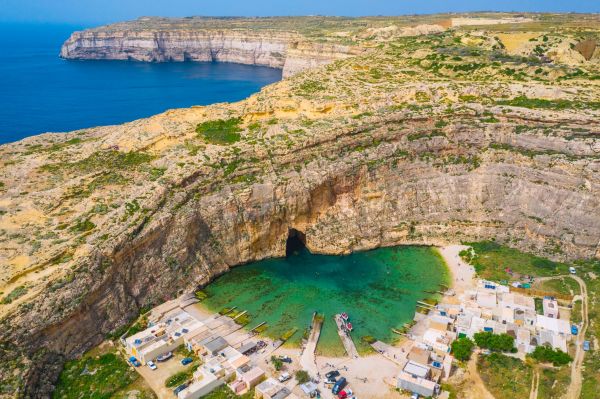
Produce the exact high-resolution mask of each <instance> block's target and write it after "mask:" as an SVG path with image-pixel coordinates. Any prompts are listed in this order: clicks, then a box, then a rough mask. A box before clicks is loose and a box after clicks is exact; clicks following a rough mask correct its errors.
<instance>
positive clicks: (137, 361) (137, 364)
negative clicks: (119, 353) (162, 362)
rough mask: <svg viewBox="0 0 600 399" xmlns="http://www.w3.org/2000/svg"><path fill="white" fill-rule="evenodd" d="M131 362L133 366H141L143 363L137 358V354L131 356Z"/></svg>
mask: <svg viewBox="0 0 600 399" xmlns="http://www.w3.org/2000/svg"><path fill="white" fill-rule="evenodd" d="M129 363H131V365H132V366H134V367H140V366H141V365H142V363H140V361H139V360H137V359H136V358H135V356H131V357H130V358H129Z"/></svg>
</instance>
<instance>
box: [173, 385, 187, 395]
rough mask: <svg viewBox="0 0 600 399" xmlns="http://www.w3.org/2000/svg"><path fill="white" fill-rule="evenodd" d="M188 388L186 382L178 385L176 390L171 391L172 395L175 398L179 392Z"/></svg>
mask: <svg viewBox="0 0 600 399" xmlns="http://www.w3.org/2000/svg"><path fill="white" fill-rule="evenodd" d="M187 387H188V384H187V382H184V383H183V384H181V385H179V386H178V387H177V388H175V389H174V390H173V393H174V394H175V396H177V394H178V393H179V392H181V391H183V390H184V389H186V388H187Z"/></svg>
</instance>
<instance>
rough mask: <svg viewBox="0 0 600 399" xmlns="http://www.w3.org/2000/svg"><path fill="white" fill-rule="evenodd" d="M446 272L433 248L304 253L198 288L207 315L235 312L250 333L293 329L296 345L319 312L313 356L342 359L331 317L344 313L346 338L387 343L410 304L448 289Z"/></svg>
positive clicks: (277, 334)
mask: <svg viewBox="0 0 600 399" xmlns="http://www.w3.org/2000/svg"><path fill="white" fill-rule="evenodd" d="M448 280H449V277H448V271H447V268H446V266H445V264H444V261H443V259H442V258H441V256H440V255H439V253H438V252H437V251H436V250H435V249H431V248H425V247H394V248H380V249H376V250H373V251H367V252H357V253H354V254H351V255H348V256H323V255H312V254H310V253H309V252H308V251H307V250H306V249H304V250H301V251H300V252H298V253H296V254H295V255H292V256H289V257H287V258H279V259H268V260H264V261H260V262H256V263H252V264H249V265H245V266H240V267H238V268H235V269H233V270H232V271H230V272H229V273H227V274H225V275H223V276H222V277H220V278H218V279H217V280H215V281H214V282H213V283H211V284H210V285H208V286H207V287H206V289H205V291H206V293H207V294H208V295H209V297H208V298H207V299H205V300H204V301H203V302H202V304H203V305H204V306H206V307H208V308H209V309H210V310H213V311H219V310H221V309H223V308H224V307H229V306H237V307H238V309H239V310H247V311H248V313H249V314H250V316H251V317H252V321H251V322H250V324H249V327H250V328H252V327H255V326H256V325H258V324H259V323H260V322H263V321H266V322H267V323H268V329H267V330H266V331H265V333H266V334H267V335H268V336H271V337H273V338H278V337H280V336H282V335H283V334H284V333H285V332H286V331H288V330H290V329H292V328H294V327H296V328H298V330H299V331H298V332H297V333H296V335H295V336H294V337H293V338H292V343H293V342H299V341H300V339H301V338H302V334H303V331H304V330H305V328H306V327H307V326H308V325H309V324H310V321H311V318H312V314H313V312H314V311H318V312H319V313H324V315H325V323H324V325H323V330H322V333H321V338H320V340H319V351H320V352H321V353H325V354H336V355H337V354H343V347H342V344H341V341H340V339H339V337H338V335H337V328H336V326H335V322H334V321H333V315H334V314H336V313H341V312H343V311H346V312H348V314H349V316H350V319H351V321H352V323H353V325H354V333H353V336H352V338H353V340H354V341H355V343H356V344H357V346H358V347H359V350H360V349H363V350H364V349H365V348H366V345H361V342H360V338H361V337H363V336H367V335H370V336H373V337H375V338H377V339H380V340H383V341H387V342H390V341H392V340H393V339H394V338H395V337H397V336H395V334H394V333H393V332H392V331H391V329H392V328H401V327H402V326H403V324H404V323H407V322H409V321H410V320H412V318H413V316H414V312H415V305H416V301H418V300H422V299H424V298H427V297H431V296H432V295H431V294H430V293H428V291H429V292H432V291H437V290H439V289H440V284H447V283H448Z"/></svg>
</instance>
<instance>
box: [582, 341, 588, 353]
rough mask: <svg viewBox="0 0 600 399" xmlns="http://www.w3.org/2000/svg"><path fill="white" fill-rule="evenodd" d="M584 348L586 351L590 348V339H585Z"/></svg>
mask: <svg viewBox="0 0 600 399" xmlns="http://www.w3.org/2000/svg"><path fill="white" fill-rule="evenodd" d="M583 350H584V351H586V352H587V351H589V350H590V341H583Z"/></svg>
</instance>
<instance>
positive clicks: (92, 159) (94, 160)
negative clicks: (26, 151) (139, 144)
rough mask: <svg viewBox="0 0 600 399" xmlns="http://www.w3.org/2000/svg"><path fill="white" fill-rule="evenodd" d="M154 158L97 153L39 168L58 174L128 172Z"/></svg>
mask: <svg viewBox="0 0 600 399" xmlns="http://www.w3.org/2000/svg"><path fill="white" fill-rule="evenodd" d="M152 159H154V157H153V156H152V155H150V154H146V153H144V152H136V151H130V152H121V151H116V150H108V151H98V152H95V153H93V154H92V155H90V156H89V157H87V158H85V159H82V160H80V161H76V162H64V163H54V164H47V165H43V166H41V168H40V169H41V170H42V171H47V172H51V173H59V172H64V171H75V172H78V173H82V174H86V173H91V172H94V171H97V170H103V171H106V170H130V169H137V168H139V167H140V166H141V165H143V164H146V163H148V162H150V161H151V160H152Z"/></svg>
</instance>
